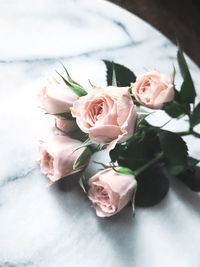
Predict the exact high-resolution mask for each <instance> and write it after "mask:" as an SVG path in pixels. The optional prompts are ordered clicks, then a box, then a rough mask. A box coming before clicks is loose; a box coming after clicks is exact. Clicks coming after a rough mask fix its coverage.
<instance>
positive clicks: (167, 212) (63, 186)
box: [0, 0, 200, 267]
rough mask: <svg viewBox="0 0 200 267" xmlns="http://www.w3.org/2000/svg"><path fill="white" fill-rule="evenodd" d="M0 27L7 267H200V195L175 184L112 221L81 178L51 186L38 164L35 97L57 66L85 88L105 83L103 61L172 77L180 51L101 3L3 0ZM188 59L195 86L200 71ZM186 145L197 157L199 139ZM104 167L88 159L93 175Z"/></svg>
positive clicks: (1, 238) (42, 131) (3, 253)
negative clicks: (98, 209)
mask: <svg viewBox="0 0 200 267" xmlns="http://www.w3.org/2000/svg"><path fill="white" fill-rule="evenodd" d="M0 29H1V32H0V73H1V75H0V103H1V104H0V110H1V112H0V122H1V123H0V133H1V138H0V144H1V156H0V166H1V167H0V267H25V266H26V267H29V266H33V267H79V266H82V267H90V266H94V267H100V266H104V267H123V266H124V267H127V266H134V267H161V266H162V267H169V266H170V267H199V266H200V256H199V255H200V231H199V226H200V195H199V194H198V193H193V192H191V191H190V190H189V189H187V188H186V187H185V186H184V185H183V184H182V183H181V182H178V181H174V180H171V181H170V182H171V189H170V191H169V193H168V195H167V196H166V198H165V199H164V200H163V201H162V202H161V203H160V204H159V205H156V206H154V207H151V208H137V210H136V216H135V217H133V216H132V212H131V207H126V208H125V209H124V210H123V211H122V212H121V213H120V214H118V215H116V216H114V217H112V218H107V219H106V218H98V217H96V215H95V212H94V210H93V208H92V207H91V204H90V202H89V201H88V199H87V197H86V196H85V195H84V193H83V192H82V191H81V189H80V188H79V186H77V185H76V182H77V181H76V179H74V180H73V179H71V180H70V181H68V179H63V180H62V181H60V182H59V183H56V184H54V185H53V186H48V181H47V179H46V177H44V176H43V175H42V174H41V173H40V170H39V167H38V165H37V164H36V159H37V154H38V151H37V145H38V140H41V139H44V138H46V137H47V136H48V135H49V131H48V130H47V129H48V127H47V126H48V121H47V120H46V119H45V118H44V116H42V115H41V114H42V113H41V111H40V110H39V109H38V108H37V103H36V98H35V95H36V92H37V90H38V88H39V85H40V83H41V82H42V81H43V79H44V77H48V76H50V75H52V74H53V73H54V70H55V69H57V70H60V69H61V66H60V63H59V61H62V62H63V63H64V64H65V65H66V66H67V67H68V69H69V70H70V72H71V74H72V75H73V77H75V78H76V77H77V78H78V80H79V82H80V83H82V84H83V85H85V86H88V78H89V79H90V80H91V81H92V82H94V83H97V84H101V85H105V84H106V80H105V66H104V64H103V63H102V61H101V59H108V60H114V61H116V62H119V63H121V64H125V65H126V66H128V67H130V68H131V69H132V70H134V72H135V73H136V74H140V73H141V72H144V71H145V70H149V69H152V68H157V69H160V70H161V71H163V72H166V73H171V72H172V64H175V66H177V65H176V47H175V46H174V45H172V44H171V42H170V41H169V40H167V39H166V38H165V37H164V36H163V35H162V34H161V33H159V32H158V31H156V30H155V29H154V28H152V27H151V26H150V25H148V24H146V23H145V22H144V21H142V20H141V19H139V18H137V17H136V16H134V15H132V14H130V13H128V12H126V11H124V10H122V9H121V8H119V7H117V6H115V5H113V4H111V3H108V2H106V1H103V0H96V1H92V0H76V1H75V0H74V1H72V0H68V1H64V0H59V1H57V0H43V1H39V0H34V1H33V0H29V1H25V0H15V1H12V0H9V1H8V0H1V2H0ZM188 62H189V65H190V69H191V73H192V76H193V78H194V80H195V83H196V85H197V86H198V85H200V80H199V79H198V78H199V69H198V68H197V67H196V66H195V65H194V64H193V62H192V61H191V60H189V59H188ZM179 83H180V74H179V72H178V71H177V84H179ZM156 116H157V119H158V120H159V119H160V118H161V116H164V115H163V114H161V113H159V114H157V115H156ZM156 121H157V120H156ZM169 127H171V128H174V129H175V128H177V127H180V128H181V127H184V123H180V125H179V124H177V122H172V123H171V124H170V126H169ZM186 141H187V142H188V144H189V149H190V153H191V154H195V155H196V156H198V155H199V156H200V152H199V151H200V143H199V141H198V140H195V139H192V138H186ZM95 157H96V158H103V157H104V155H103V154H102V153H100V154H98V155H97V156H95ZM97 169H98V168H97V166H95V165H94V164H93V163H91V164H90V166H89V167H88V173H90V174H92V173H94V172H95V171H97Z"/></svg>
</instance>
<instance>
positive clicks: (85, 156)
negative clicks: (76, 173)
mask: <svg viewBox="0 0 200 267" xmlns="http://www.w3.org/2000/svg"><path fill="white" fill-rule="evenodd" d="M91 155H92V151H91V149H90V148H89V147H86V148H85V149H84V150H83V152H82V153H81V155H80V156H79V157H78V158H77V159H76V161H75V162H74V165H73V169H77V168H79V167H81V166H84V165H85V164H87V162H88V161H89V159H90V157H91Z"/></svg>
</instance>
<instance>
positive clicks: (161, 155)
mask: <svg viewBox="0 0 200 267" xmlns="http://www.w3.org/2000/svg"><path fill="white" fill-rule="evenodd" d="M163 155H164V154H163V152H160V153H158V154H157V156H156V157H155V158H153V159H152V160H150V161H148V162H147V163H146V164H144V165H143V166H142V167H141V168H139V169H137V170H136V171H134V175H135V176H137V175H139V174H140V173H141V172H143V171H144V170H146V169H147V168H148V167H150V166H151V165H153V164H155V163H156V162H158V161H159V160H160V159H161V158H162V157H163Z"/></svg>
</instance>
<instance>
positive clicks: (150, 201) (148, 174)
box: [135, 165, 169, 207]
mask: <svg viewBox="0 0 200 267" xmlns="http://www.w3.org/2000/svg"><path fill="white" fill-rule="evenodd" d="M136 180H137V191H136V197H135V205H136V206H139V207H150V206H154V205H156V204H158V203H159V202H160V201H161V200H162V199H163V198H164V197H165V196H166V194H167V192H168V190H169V180H168V178H167V176H166V174H165V172H164V170H163V169H162V168H160V167H159V166H155V165H154V166H152V167H151V168H148V169H147V170H146V171H144V172H142V173H141V174H140V175H138V176H136Z"/></svg>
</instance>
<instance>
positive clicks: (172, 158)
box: [158, 130, 188, 173]
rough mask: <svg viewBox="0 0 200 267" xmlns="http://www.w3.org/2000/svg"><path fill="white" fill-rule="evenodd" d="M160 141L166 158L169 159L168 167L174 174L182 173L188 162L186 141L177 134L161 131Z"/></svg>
mask: <svg viewBox="0 0 200 267" xmlns="http://www.w3.org/2000/svg"><path fill="white" fill-rule="evenodd" d="M158 135H159V140H160V145H161V148H162V150H163V152H164V157H165V158H166V159H167V167H168V169H170V170H171V171H172V172H173V173H174V172H176V173H177V172H180V171H181V170H182V169H183V168H184V167H185V166H186V165H187V160H188V148H187V145H186V143H185V142H184V140H183V139H182V138H181V137H180V136H179V135H177V134H175V133H173V132H169V131H164V130H160V131H159V133H158Z"/></svg>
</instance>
